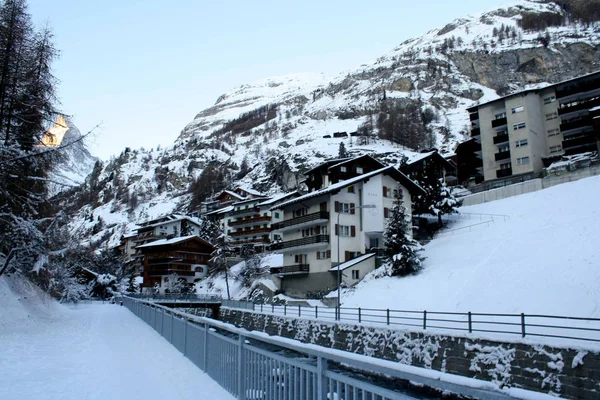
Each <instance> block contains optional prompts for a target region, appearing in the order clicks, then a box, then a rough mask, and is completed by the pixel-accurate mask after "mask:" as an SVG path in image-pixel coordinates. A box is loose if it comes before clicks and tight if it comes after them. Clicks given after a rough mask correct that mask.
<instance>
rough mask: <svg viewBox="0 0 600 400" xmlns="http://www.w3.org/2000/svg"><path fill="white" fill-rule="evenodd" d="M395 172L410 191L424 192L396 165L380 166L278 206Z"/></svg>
mask: <svg viewBox="0 0 600 400" xmlns="http://www.w3.org/2000/svg"><path fill="white" fill-rule="evenodd" d="M383 173H385V174H394V175H395V178H396V180H398V181H399V182H400V183H402V185H403V186H404V187H405V188H407V189H408V190H409V191H410V192H414V191H418V192H424V190H423V188H421V186H419V185H418V184H417V183H415V182H414V181H412V180H411V179H410V178H408V177H407V176H406V175H404V174H403V173H402V172H400V171H399V170H398V169H397V168H396V167H394V166H391V165H390V166H388V167H385V168H380V169H378V170H375V171H371V172H368V173H366V174H362V175H359V176H356V177H354V178H352V179H347V180H345V181H341V182H338V183H334V184H333V185H329V186H327V187H326V188H324V189H321V190H317V191H314V192H310V193H307V194H305V195H304V196H300V197H296V198H295V199H292V200H289V201H286V202H284V203H281V204H279V205H278V206H277V208H282V207H286V206H288V205H291V204H295V203H299V202H301V201H304V200H307V199H311V198H313V197H318V196H322V195H324V194H328V193H331V192H335V191H337V190H340V189H343V188H345V187H346V186H350V185H352V184H355V183H357V182H360V181H362V180H368V179H369V178H371V177H373V176H376V175H379V174H383ZM272 209H273V207H272V208H271V210H272Z"/></svg>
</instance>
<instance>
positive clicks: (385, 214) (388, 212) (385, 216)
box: [383, 207, 390, 218]
mask: <svg viewBox="0 0 600 400" xmlns="http://www.w3.org/2000/svg"><path fill="white" fill-rule="evenodd" d="M389 216H390V209H389V208H387V207H385V208H384V209H383V217H384V218H388V217H389Z"/></svg>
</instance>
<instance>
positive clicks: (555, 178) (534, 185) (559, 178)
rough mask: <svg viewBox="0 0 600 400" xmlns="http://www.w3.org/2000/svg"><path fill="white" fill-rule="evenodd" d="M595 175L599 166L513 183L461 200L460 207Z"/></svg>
mask: <svg viewBox="0 0 600 400" xmlns="http://www.w3.org/2000/svg"><path fill="white" fill-rule="evenodd" d="M596 175H600V165H595V166H592V167H589V168H581V169H576V170H574V171H565V172H562V173H561V174H560V175H548V176H546V177H544V178H538V179H531V180H529V181H525V182H520V183H515V184H514V185H509V186H505V187H501V188H498V189H492V190H488V191H486V192H481V193H475V194H471V195H468V196H465V197H463V198H462V200H463V204H462V205H463V206H465V207H466V206H473V205H475V204H481V203H488V202H490V201H495V200H502V199H506V198H508V197H513V196H519V195H521V194H525V193H531V192H536V191H538V190H542V189H546V188H549V187H552V186H555V185H560V184H561V183H567V182H573V181H577V180H579V179H583V178H589V177H591V176H596Z"/></svg>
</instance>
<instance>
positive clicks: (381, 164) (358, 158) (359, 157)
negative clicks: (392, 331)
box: [327, 154, 385, 169]
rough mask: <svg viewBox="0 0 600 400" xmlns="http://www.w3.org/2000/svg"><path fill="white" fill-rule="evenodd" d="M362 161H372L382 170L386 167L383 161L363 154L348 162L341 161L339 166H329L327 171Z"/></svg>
mask: <svg viewBox="0 0 600 400" xmlns="http://www.w3.org/2000/svg"><path fill="white" fill-rule="evenodd" d="M360 159H371V160H372V161H374V162H375V163H376V164H379V166H380V167H381V168H383V167H385V164H383V163H382V162H381V161H379V160H377V159H375V158H373V157H372V156H370V155H369V154H363V155H362V156H358V157H354V158H350V159H348V160H344V161H340V162H339V163H337V164H334V165H331V166H329V167H328V168H327V169H331V168H334V167H339V166H342V165H344V164H348V163H349V162H352V161H356V160H360Z"/></svg>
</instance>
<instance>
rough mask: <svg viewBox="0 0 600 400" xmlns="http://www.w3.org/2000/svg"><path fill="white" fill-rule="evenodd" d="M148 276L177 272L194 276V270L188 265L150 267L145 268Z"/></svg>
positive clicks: (181, 274)
mask: <svg viewBox="0 0 600 400" xmlns="http://www.w3.org/2000/svg"><path fill="white" fill-rule="evenodd" d="M146 273H147V274H148V275H149V276H156V275H171V274H177V275H179V276H194V275H196V272H194V271H192V270H191V269H190V268H189V267H188V269H185V268H167V267H150V268H148V269H147V270H146Z"/></svg>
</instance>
